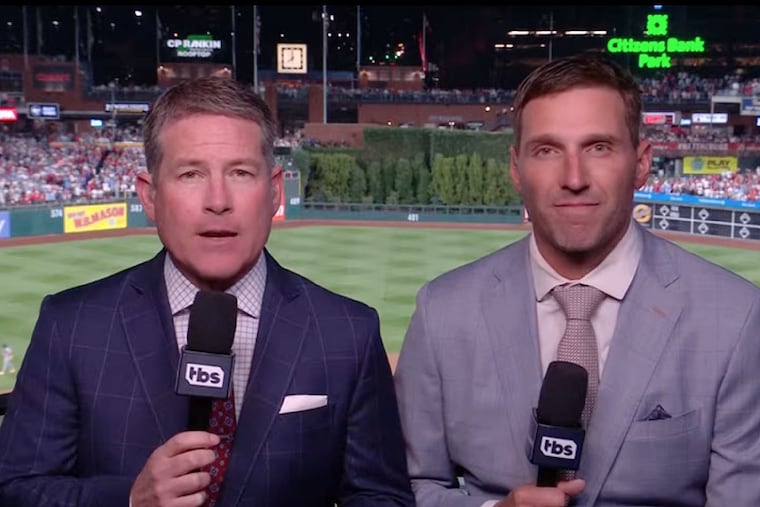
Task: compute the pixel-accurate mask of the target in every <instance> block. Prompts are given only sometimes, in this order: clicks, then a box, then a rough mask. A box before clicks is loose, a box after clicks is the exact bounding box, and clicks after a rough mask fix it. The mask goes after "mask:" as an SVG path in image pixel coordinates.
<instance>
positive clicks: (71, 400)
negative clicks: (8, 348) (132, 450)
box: [0, 296, 132, 507]
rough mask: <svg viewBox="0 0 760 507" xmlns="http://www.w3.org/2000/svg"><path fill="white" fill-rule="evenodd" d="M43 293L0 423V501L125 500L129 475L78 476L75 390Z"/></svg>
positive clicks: (21, 506)
mask: <svg viewBox="0 0 760 507" xmlns="http://www.w3.org/2000/svg"><path fill="white" fill-rule="evenodd" d="M56 312H58V314H60V315H61V316H64V314H63V313H61V312H62V310H57V311H56V310H55V309H54V305H53V303H52V302H51V298H50V297H49V296H48V297H46V298H45V299H44V300H43V302H42V305H41V309H40V314H39V317H38V319H37V323H36V324H35V327H34V331H33V333H32V339H31V341H30V343H29V348H28V350H27V352H26V355H25V357H24V361H23V364H22V366H21V368H20V370H19V374H18V377H17V379H16V385H15V387H14V389H13V393H12V394H11V397H10V401H9V406H8V412H7V413H6V415H5V417H4V419H3V424H2V427H0V505H13V506H14V507H27V506H28V507H38V506H40V505H44V506H46V507H56V506H69V507H70V506H73V505H77V506H109V507H110V506H113V505H127V502H128V501H129V500H128V496H129V489H130V487H131V483H132V480H131V479H130V478H126V477H109V476H98V477H87V478H84V477H77V476H76V473H77V470H76V469H77V449H78V444H79V441H80V439H82V438H83V437H82V435H80V425H79V422H78V417H79V407H78V402H77V392H76V388H75V384H74V381H73V378H72V374H71V370H70V369H69V362H68V355H67V353H66V348H65V347H64V346H63V344H62V341H61V336H60V335H59V325H58V323H57V321H56V318H55V316H56V314H57V313H56Z"/></svg>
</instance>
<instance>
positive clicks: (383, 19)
mask: <svg viewBox="0 0 760 507" xmlns="http://www.w3.org/2000/svg"><path fill="white" fill-rule="evenodd" d="M322 8H323V6H322V5H314V6H276V5H262V6H258V15H259V20H260V26H261V31H260V39H259V40H260V44H259V46H260V48H259V49H260V51H259V54H258V58H257V59H256V62H257V66H258V70H259V71H260V72H261V71H266V70H273V69H275V67H276V62H275V54H276V50H275V48H276V44H277V43H278V42H290V43H306V44H308V45H309V61H308V65H309V69H310V70H313V71H321V70H322V24H321V15H322ZM136 10H140V11H141V13H142V15H141V16H136V14H135V11H136ZM651 10H652V6H651V5H621V6H598V5H597V6H575V7H573V6H570V7H559V6H551V5H533V6H503V5H502V6H494V7H486V6H456V7H438V6H379V5H367V6H361V7H360V8H359V12H360V14H361V20H360V22H359V23H357V7H356V6H334V5H328V6H327V11H328V13H329V14H330V15H331V16H332V21H331V23H330V25H329V30H328V31H329V33H331V34H332V35H331V37H330V38H329V43H328V46H329V49H328V52H327V61H328V65H327V67H328V71H347V72H355V71H356V69H357V59H359V60H360V64H361V65H369V64H372V63H378V62H385V63H390V62H393V63H395V64H398V65H412V66H420V65H421V61H422V58H421V52H420V40H421V38H420V34H421V32H422V27H423V19H427V21H428V25H427V31H426V37H425V42H426V44H425V50H426V51H425V52H426V55H427V58H428V61H429V62H432V63H433V64H434V65H435V66H437V67H439V68H440V77H441V80H440V86H441V87H444V88H453V87H460V88H477V87H490V86H491V85H492V84H493V83H494V82H495V81H496V79H495V77H494V71H493V62H494V43H496V42H504V41H505V40H506V39H507V38H508V37H507V36H506V33H507V32H508V31H509V30H515V29H528V30H540V29H549V28H550V27H553V28H554V29H558V30H567V29H579V28H587V29H606V30H608V31H609V32H610V33H611V34H613V33H614V34H617V35H630V34H640V33H641V31H642V29H643V22H644V19H645V15H646V12H650V11H651ZM664 10H665V11H666V12H669V13H670V14H671V17H672V20H673V26H676V27H681V29H682V30H684V31H685V32H688V33H685V35H693V34H695V33H698V34H702V35H704V36H706V37H710V38H713V39H717V38H731V39H737V40H740V39H741V38H742V37H746V38H748V40H751V41H753V42H754V43H757V42H758V37H757V35H756V33H757V29H756V27H757V26H758V23H760V8H757V7H750V6H706V7H690V6H672V7H668V6H666V7H664ZM25 12H26V26H27V29H26V31H25V30H24V29H23V26H24V15H23V13H24V8H22V7H21V6H18V5H16V6H2V7H0V27H2V28H0V52H2V53H21V52H23V51H24V46H25V44H24V33H25V32H26V40H27V43H26V48H27V50H28V52H29V53H30V54H38V53H40V54H44V55H57V54H62V55H64V56H65V58H66V59H67V60H71V59H73V58H74V57H75V54H76V52H77V50H76V49H75V48H76V47H77V44H76V42H75V41H78V46H79V47H78V52H79V58H80V60H81V61H83V62H88V61H89V62H90V63H91V65H92V76H93V84H96V85H97V84H106V83H108V82H110V81H111V80H113V79H117V78H118V80H119V82H120V83H123V84H137V85H153V84H155V82H156V67H157V64H158V63H160V61H159V60H160V59H161V58H162V56H161V55H162V52H161V51H160V50H159V49H160V48H159V47H158V45H157V37H156V28H157V26H156V17H157V16H156V15H157V14H158V19H159V21H160V28H161V31H162V34H164V35H172V34H173V33H177V34H178V36H179V37H180V38H181V37H183V36H186V35H189V34H206V33H208V34H209V35H211V36H213V37H214V38H217V39H221V40H225V41H226V44H227V47H228V48H230V47H232V36H231V33H232V32H233V25H234V33H235V37H234V46H235V48H236V51H235V56H234V60H233V58H232V52H231V51H228V52H227V53H226V54H225V55H223V56H224V58H226V59H227V60H229V63H234V64H235V71H236V77H237V78H238V79H240V80H242V81H247V82H251V81H252V78H253V68H254V56H253V47H254V42H253V37H254V30H253V26H254V16H253V13H254V10H253V7H252V6H251V5H245V6H236V7H235V9H234V13H235V14H234V23H233V14H232V13H233V9H232V8H231V7H230V6H229V5H225V6H198V7H189V6H188V7H180V6H164V5H162V6H159V7H155V6H106V5H102V6H100V7H98V6H97V4H91V5H86V6H78V7H75V6H72V5H67V6H28V7H26V10H25ZM75 14H76V16H75ZM76 19H78V22H77V21H75V20H76ZM77 25H78V26H79V35H78V37H77V36H76V35H75V33H76V28H75V27H76V26H77ZM357 32H359V33H360V44H357ZM339 34H340V36H339ZM88 41H89V42H91V44H89V45H88ZM399 43H400V44H402V45H403V48H404V50H405V51H404V52H403V54H399V56H397V57H396V56H394V53H395V49H396V48H397V45H398V44H399ZM563 44H565V46H563ZM567 44H568V42H565V41H563V40H557V41H556V42H555V43H554V45H553V48H554V50H555V51H556V53H557V54H560V53H561V52H562V51H563V50H564V51H574V50H575V49H574V48H571V47H569V46H567ZM590 44H592V45H593V44H597V45H599V46H600V47H603V44H604V41H603V40H599V41H591V42H590ZM536 51H537V54H538V56H539V57H541V58H543V57H544V54H546V52H547V50H546V49H544V48H543V47H541V48H539V49H536ZM386 55H387V56H386ZM225 63H227V62H225Z"/></svg>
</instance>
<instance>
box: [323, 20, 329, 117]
mask: <svg viewBox="0 0 760 507" xmlns="http://www.w3.org/2000/svg"><path fill="white" fill-rule="evenodd" d="M329 24H330V18H329V17H328V16H327V6H326V5H323V6H322V123H327V27H328V25H329Z"/></svg>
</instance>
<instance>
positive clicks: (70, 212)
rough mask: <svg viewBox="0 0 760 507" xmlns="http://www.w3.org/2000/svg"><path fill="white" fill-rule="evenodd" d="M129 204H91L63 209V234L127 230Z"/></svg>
mask: <svg viewBox="0 0 760 507" xmlns="http://www.w3.org/2000/svg"><path fill="white" fill-rule="evenodd" d="M126 227H127V203H125V202H116V203H109V204H89V205H86V206H66V207H64V208H63V232H65V233H70V232H88V231H110V230H113V229H126Z"/></svg>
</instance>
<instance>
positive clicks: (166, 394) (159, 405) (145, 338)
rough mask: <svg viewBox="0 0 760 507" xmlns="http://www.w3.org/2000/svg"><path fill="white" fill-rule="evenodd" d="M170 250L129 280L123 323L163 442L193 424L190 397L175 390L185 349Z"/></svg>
mask: <svg viewBox="0 0 760 507" xmlns="http://www.w3.org/2000/svg"><path fill="white" fill-rule="evenodd" d="M164 256H165V252H164V251H162V252H161V253H159V254H158V255H157V256H156V257H154V258H153V259H152V260H150V261H148V262H147V263H145V264H143V265H141V266H139V267H137V268H136V269H135V270H134V271H133V272H132V273H131V274H130V277H129V279H128V281H127V289H126V290H127V291H129V293H125V294H124V299H123V303H122V305H121V310H120V311H121V322H122V326H123V328H124V333H125V335H126V337H127V345H128V348H129V351H130V354H131V355H132V360H133V362H134V365H135V370H136V371H137V374H138V377H139V382H140V385H141V386H142V388H143V391H144V393H145V397H146V399H147V401H148V404H149V406H150V409H151V411H152V413H153V416H154V418H155V421H156V425H157V426H158V431H159V435H160V438H161V441H162V442H163V441H166V440H167V439H169V438H171V437H172V436H173V435H174V434H176V433H178V432H180V431H184V430H186V429H187V427H186V426H187V413H188V412H187V411H188V404H187V398H186V397H183V396H177V394H176V393H175V392H174V384H175V379H176V372H177V364H178V362H179V352H178V350H177V340H176V338H175V334H174V325H173V323H172V319H171V310H170V309H169V300H168V298H167V296H166V286H165V284H164V276H163V266H164Z"/></svg>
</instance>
